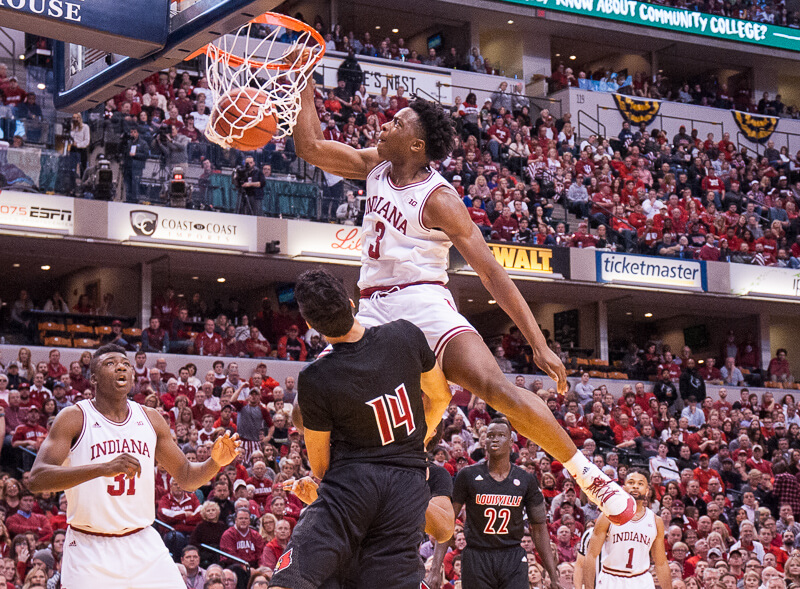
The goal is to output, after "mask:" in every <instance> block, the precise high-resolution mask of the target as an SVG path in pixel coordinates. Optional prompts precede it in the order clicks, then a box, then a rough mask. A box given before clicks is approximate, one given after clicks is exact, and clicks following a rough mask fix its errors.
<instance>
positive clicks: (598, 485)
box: [577, 464, 636, 526]
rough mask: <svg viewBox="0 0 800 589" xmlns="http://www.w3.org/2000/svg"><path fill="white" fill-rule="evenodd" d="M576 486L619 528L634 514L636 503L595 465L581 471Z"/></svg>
mask: <svg viewBox="0 0 800 589" xmlns="http://www.w3.org/2000/svg"><path fill="white" fill-rule="evenodd" d="M581 471H582V472H581V473H580V474H579V476H578V477H577V481H578V485H579V486H580V488H581V489H583V492H584V493H586V496H587V497H588V498H589V500H590V501H591V502H592V503H595V504H596V505H597V506H598V507H599V508H600V511H602V512H603V514H604V515H605V516H606V517H607V518H608V519H609V521H610V522H611V523H612V524H615V525H618V526H621V525H622V524H625V523H628V522H629V521H630V520H631V519H632V518H633V516H634V515H635V514H636V501H634V500H633V497H631V496H630V495H629V494H628V493H627V492H626V491H625V490H624V489H623V488H622V487H620V486H619V485H618V484H617V483H615V482H614V481H612V480H611V479H610V478H608V476H607V475H606V474H605V473H603V471H601V470H600V469H599V468H598V467H597V466H596V465H594V464H592V465H591V466H586V467H584V468H582V469H581Z"/></svg>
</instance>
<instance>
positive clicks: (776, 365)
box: [767, 348, 793, 382]
mask: <svg viewBox="0 0 800 589" xmlns="http://www.w3.org/2000/svg"><path fill="white" fill-rule="evenodd" d="M786 355H787V352H786V349H785V348H778V352H777V353H776V354H775V358H773V359H772V360H770V361H769V368H768V369H767V374H769V380H771V381H777V382H792V381H793V378H792V369H791V367H790V366H789V361H788V360H787V359H786Z"/></svg>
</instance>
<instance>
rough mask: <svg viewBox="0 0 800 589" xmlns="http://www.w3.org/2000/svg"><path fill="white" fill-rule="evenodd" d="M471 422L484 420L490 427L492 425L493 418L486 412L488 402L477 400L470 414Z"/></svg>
mask: <svg viewBox="0 0 800 589" xmlns="http://www.w3.org/2000/svg"><path fill="white" fill-rule="evenodd" d="M468 418H469V422H470V423H473V424H474V423H475V419H482V420H483V423H484V424H486V425H488V424H489V423H491V421H492V418H491V416H490V415H489V413H488V412H487V411H486V401H484V400H483V399H476V400H475V406H474V407H473V408H472V411H470V412H469V416H468Z"/></svg>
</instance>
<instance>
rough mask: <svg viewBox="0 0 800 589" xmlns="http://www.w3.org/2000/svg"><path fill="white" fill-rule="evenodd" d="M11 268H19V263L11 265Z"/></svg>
mask: <svg viewBox="0 0 800 589" xmlns="http://www.w3.org/2000/svg"><path fill="white" fill-rule="evenodd" d="M11 267H12V268H19V262H15V263H13V264H11Z"/></svg>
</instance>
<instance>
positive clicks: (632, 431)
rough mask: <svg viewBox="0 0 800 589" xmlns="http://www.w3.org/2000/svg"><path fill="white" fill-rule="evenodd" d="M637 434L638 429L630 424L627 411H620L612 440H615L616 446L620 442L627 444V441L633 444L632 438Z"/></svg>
mask: <svg viewBox="0 0 800 589" xmlns="http://www.w3.org/2000/svg"><path fill="white" fill-rule="evenodd" d="M638 436H639V431H638V430H637V429H636V428H635V427H633V426H632V425H630V419H629V418H628V415H627V413H620V415H619V424H617V425H616V426H615V427H614V442H616V444H617V446H620V445H621V444H627V443H629V442H633V445H635V444H636V443H635V442H634V440H635V439H636V438H637V437H638Z"/></svg>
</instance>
